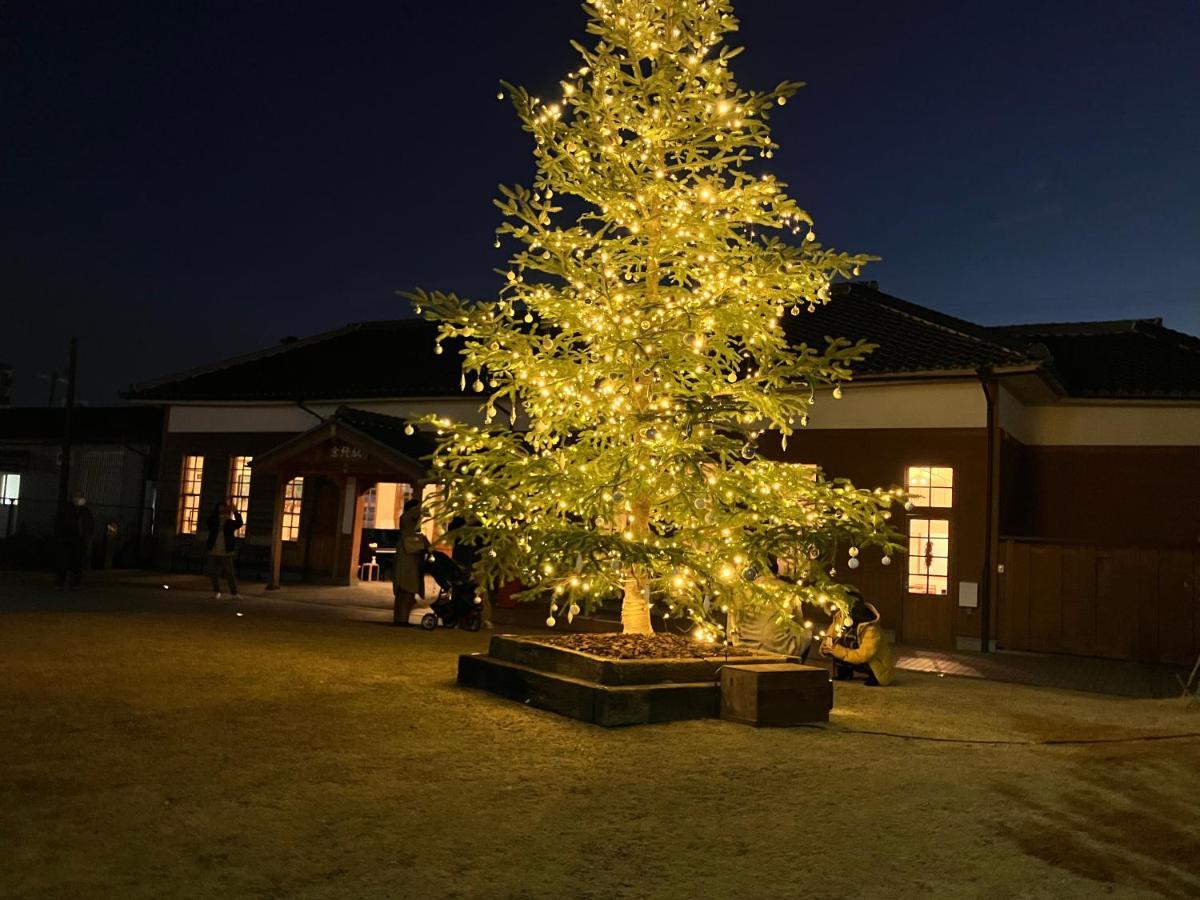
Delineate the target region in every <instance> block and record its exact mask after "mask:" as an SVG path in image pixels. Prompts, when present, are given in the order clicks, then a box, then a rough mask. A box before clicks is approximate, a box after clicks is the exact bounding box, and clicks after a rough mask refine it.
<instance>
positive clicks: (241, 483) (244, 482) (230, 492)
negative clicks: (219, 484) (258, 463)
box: [225, 456, 254, 537]
mask: <svg viewBox="0 0 1200 900" xmlns="http://www.w3.org/2000/svg"><path fill="white" fill-rule="evenodd" d="M239 460H240V461H241V463H240V465H239ZM253 461H254V457H253V456H231V457H229V478H228V480H227V482H226V491H225V495H226V496H227V497H228V498H229V503H230V504H231V505H232V506H233V508H234V509H236V510H237V511H238V512H239V513H241V514H242V527H241V528H239V529H238V530H237V536H238V537H245V535H246V525H247V523H248V522H249V521H250V480H251V478H252V476H253V472H252V471H251V469H250V465H251V463H252V462H253ZM240 488H245V490H240Z"/></svg>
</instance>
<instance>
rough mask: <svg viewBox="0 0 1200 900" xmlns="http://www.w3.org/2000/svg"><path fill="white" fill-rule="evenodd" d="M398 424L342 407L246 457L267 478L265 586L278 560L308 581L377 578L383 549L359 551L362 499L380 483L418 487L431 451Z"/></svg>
mask: <svg viewBox="0 0 1200 900" xmlns="http://www.w3.org/2000/svg"><path fill="white" fill-rule="evenodd" d="M405 428H406V423H405V422H404V421H403V420H402V419H397V418H395V417H393V416H385V415H380V414H378V413H370V412H365V411H363V410H358V409H351V408H348V407H342V408H340V409H339V410H338V411H337V412H336V413H334V415H332V416H331V417H330V418H328V419H326V420H325V421H324V422H322V423H321V424H319V425H317V426H316V427H314V428H312V429H310V430H309V431H307V432H305V433H303V434H300V435H297V436H296V437H293V438H291V439H290V440H287V441H285V442H284V443H282V444H280V445H279V446H277V447H275V448H273V449H271V450H269V451H267V452H266V453H263V454H261V455H259V456H258V457H256V458H255V459H254V462H253V464H252V465H253V469H254V471H255V473H256V474H266V475H270V476H273V477H274V482H275V491H274V495H275V502H274V508H273V512H272V524H271V543H270V569H269V571H270V576H269V581H268V590H275V589H278V588H279V586H280V576H281V572H282V570H283V569H284V568H285V563H286V568H288V569H289V570H292V571H298V572H299V573H300V575H301V578H302V580H304V581H306V582H309V583H313V584H324V585H352V584H355V583H357V582H358V581H359V580H360V578H359V576H360V574H361V575H363V576H364V577H363V579H362V580H369V579H370V578H372V577H375V578H377V577H378V576H379V575H380V570H381V567H379V566H378V565H376V566H375V567H372V566H371V565H370V563H371V562H372V561H374V562H376V563H378V556H379V555H380V554H381V553H382V554H386V552H387V549H388V548H385V547H384V548H380V549H379V550H378V551H375V552H372V553H369V554H368V553H367V549H368V548H366V547H365V544H364V539H363V527H364V519H365V513H366V505H367V497H368V495H369V494H370V493H371V490H372V488H375V487H376V486H377V485H381V484H402V485H409V486H411V487H412V488H413V490H414V491H419V490H420V489H421V487H422V485H423V483H424V481H425V476H426V466H425V463H424V462H423V458H424V457H426V456H428V454H429V453H431V452H432V450H433V445H432V442H431V441H430V440H429V438H428V437H426V436H424V435H422V434H421V433H420V432H415V433H414V434H411V435H409V434H405ZM393 552H394V551H393ZM364 563H366V564H367V567H366V568H365V569H361V568H360V567H362V566H363V564H364Z"/></svg>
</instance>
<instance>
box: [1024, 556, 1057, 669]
mask: <svg viewBox="0 0 1200 900" xmlns="http://www.w3.org/2000/svg"><path fill="white" fill-rule="evenodd" d="M1062 561H1063V560H1062V548H1061V547H1046V546H1038V545H1036V544H1035V545H1033V546H1031V547H1030V548H1029V587H1028V598H1027V603H1026V608H1027V609H1028V611H1029V613H1028V614H1029V619H1028V621H1029V649H1031V650H1040V651H1053V650H1057V649H1058V648H1059V647H1061V646H1062V574H1063V573H1062ZM1034 598H1036V602H1034Z"/></svg>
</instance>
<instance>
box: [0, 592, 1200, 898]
mask: <svg viewBox="0 0 1200 900" xmlns="http://www.w3.org/2000/svg"><path fill="white" fill-rule="evenodd" d="M5 590H6V589H5V586H4V585H0V610H5V609H6V608H7V611H3V612H0V896H3V897H30V898H32V897H39V898H43V897H44V898H66V897H121V898H142V897H145V898H151V897H153V898H162V897H304V898H325V897H329V898H334V897H336V898H359V897H362V898H374V897H396V898H410V897H411V898H442V897H455V898H581V900H583V898H596V900H599V898H605V900H608V898H635V897H637V898H641V897H648V898H687V900H697V898H739V900H756V898H790V897H803V898H813V897H817V898H819V897H867V896H871V897H881V896H882V897H887V896H893V897H914V896H929V897H1097V896H1111V897H1139V896H1144V897H1150V896H1173V897H1195V896H1200V737H1195V736H1194V737H1191V738H1169V739H1162V740H1158V739H1155V740H1150V739H1149V738H1158V737H1161V736H1164V735H1181V734H1191V735H1198V734H1200V706H1197V705H1193V706H1192V707H1191V708H1190V709H1188V708H1185V707H1184V706H1183V705H1182V704H1181V703H1180V702H1179V701H1132V700H1125V699H1117V698H1108V697H1101V696H1095V695H1087V694H1074V693H1067V692H1057V691H1049V690H1042V689H1037V688H1029V687H1022V686H1014V685H1005V684H996V683H990V682H984V681H979V680H970V679H954V678H938V677H936V676H930V675H918V674H908V673H903V674H902V677H901V678H900V680H899V683H898V684H897V685H896V686H895V687H892V688H887V689H870V688H866V687H864V686H862V685H861V683H859V684H852V685H839V686H838V687H837V692H836V700H835V703H836V708H835V711H834V716H833V721H832V723H831V725H830V726H829V727H828V728H825V729H815V728H801V729H786V730H755V729H751V728H746V727H742V726H737V725H732V724H727V723H722V722H719V721H701V722H683V723H675V724H671V725H663V726H646V727H637V728H630V729H623V730H603V729H600V728H597V727H595V726H590V725H584V724H582V723H579V722H575V721H571V720H568V719H564V718H560V717H558V716H556V715H553V714H551V713H546V712H541V711H538V710H534V709H530V708H527V707H524V706H521V705H518V704H513V703H511V702H508V701H504V700H500V699H497V698H494V697H491V696H489V695H485V694H481V693H476V692H472V691H466V690H461V689H458V688H457V687H455V685H454V682H453V677H454V667H455V656H456V654H458V653H463V652H472V651H481V650H483V649H484V648H485V646H486V642H487V635H486V634H480V635H468V634H462V633H458V632H445V631H443V632H437V633H425V632H421V631H418V630H409V629H395V628H391V627H386V626H382V625H373V624H363V623H353V622H338V621H316V620H312V619H303V618H289V617H287V616H281V615H278V614H273V615H264V614H261V613H255V612H247V613H246V615H244V616H241V617H238V616H237V615H235V611H234V608H233V607H231V606H230V605H228V604H227V603H222V602H216V601H211V600H200V599H199V598H198V597H196V596H192V597H190V598H188V597H182V596H180V595H178V594H174V593H173V596H172V598H171V601H170V603H167V602H166V601H165V600H164V599H163V598H162V597H161V596H156V595H153V594H146V595H145V596H142V595H137V596H133V595H130V596H124V595H122V596H111V595H110V596H106V597H102V598H95V597H92V598H88V597H87V596H86V592H85V595H81V596H83V597H84V599H83V600H81V601H77V600H75V599H74V598H72V608H71V609H56V608H55V605H56V604H58V603H59V598H61V596H62V595H54V598H53V599H47V600H45V601H39V605H41V606H42V607H43V608H40V609H34V608H31V607H30V605H29V604H28V603H24V604H17V603H14V602H6V600H5V598H4V597H3V595H2V592H4V591H5ZM10 593H11V591H10ZM11 599H12V598H11V597H10V598H9V600H10V601H11ZM893 735H906V737H896V736H893ZM1112 739H1116V740H1117V742H1112ZM1047 740H1075V741H1093V743H1074V744H1071V743H1068V744H1047V743H1041V742H1044V741H1047Z"/></svg>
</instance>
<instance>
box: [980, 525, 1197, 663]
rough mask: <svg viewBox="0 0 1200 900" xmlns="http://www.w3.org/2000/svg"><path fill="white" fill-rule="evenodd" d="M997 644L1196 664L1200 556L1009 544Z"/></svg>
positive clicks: (1009, 647) (1006, 544)
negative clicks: (1197, 581)
mask: <svg viewBox="0 0 1200 900" xmlns="http://www.w3.org/2000/svg"><path fill="white" fill-rule="evenodd" d="M1001 558H1002V559H1003V560H1004V563H1005V573H1004V575H1003V576H1001V579H1000V594H999V598H998V602H999V609H998V610H997V613H998V632H997V639H998V641H999V645H1000V647H1001V648H1002V649H1005V650H1034V651H1041V652H1050V653H1070V654H1077V655H1082V656H1101V657H1106V658H1110V659H1128V660H1136V661H1139V662H1147V663H1169V664H1173V665H1191V664H1192V663H1193V662H1194V661H1195V659H1196V655H1197V653H1200V590H1198V588H1197V584H1196V579H1197V574H1198V573H1200V553H1193V552H1189V551H1171V550H1144V549H1137V548H1120V549H1115V550H1114V549H1109V548H1097V547H1091V546H1076V545H1062V544H1039V543H1035V542H1028V541H1012V540H1008V541H1005V542H1004V544H1003V547H1002V550H1001Z"/></svg>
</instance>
